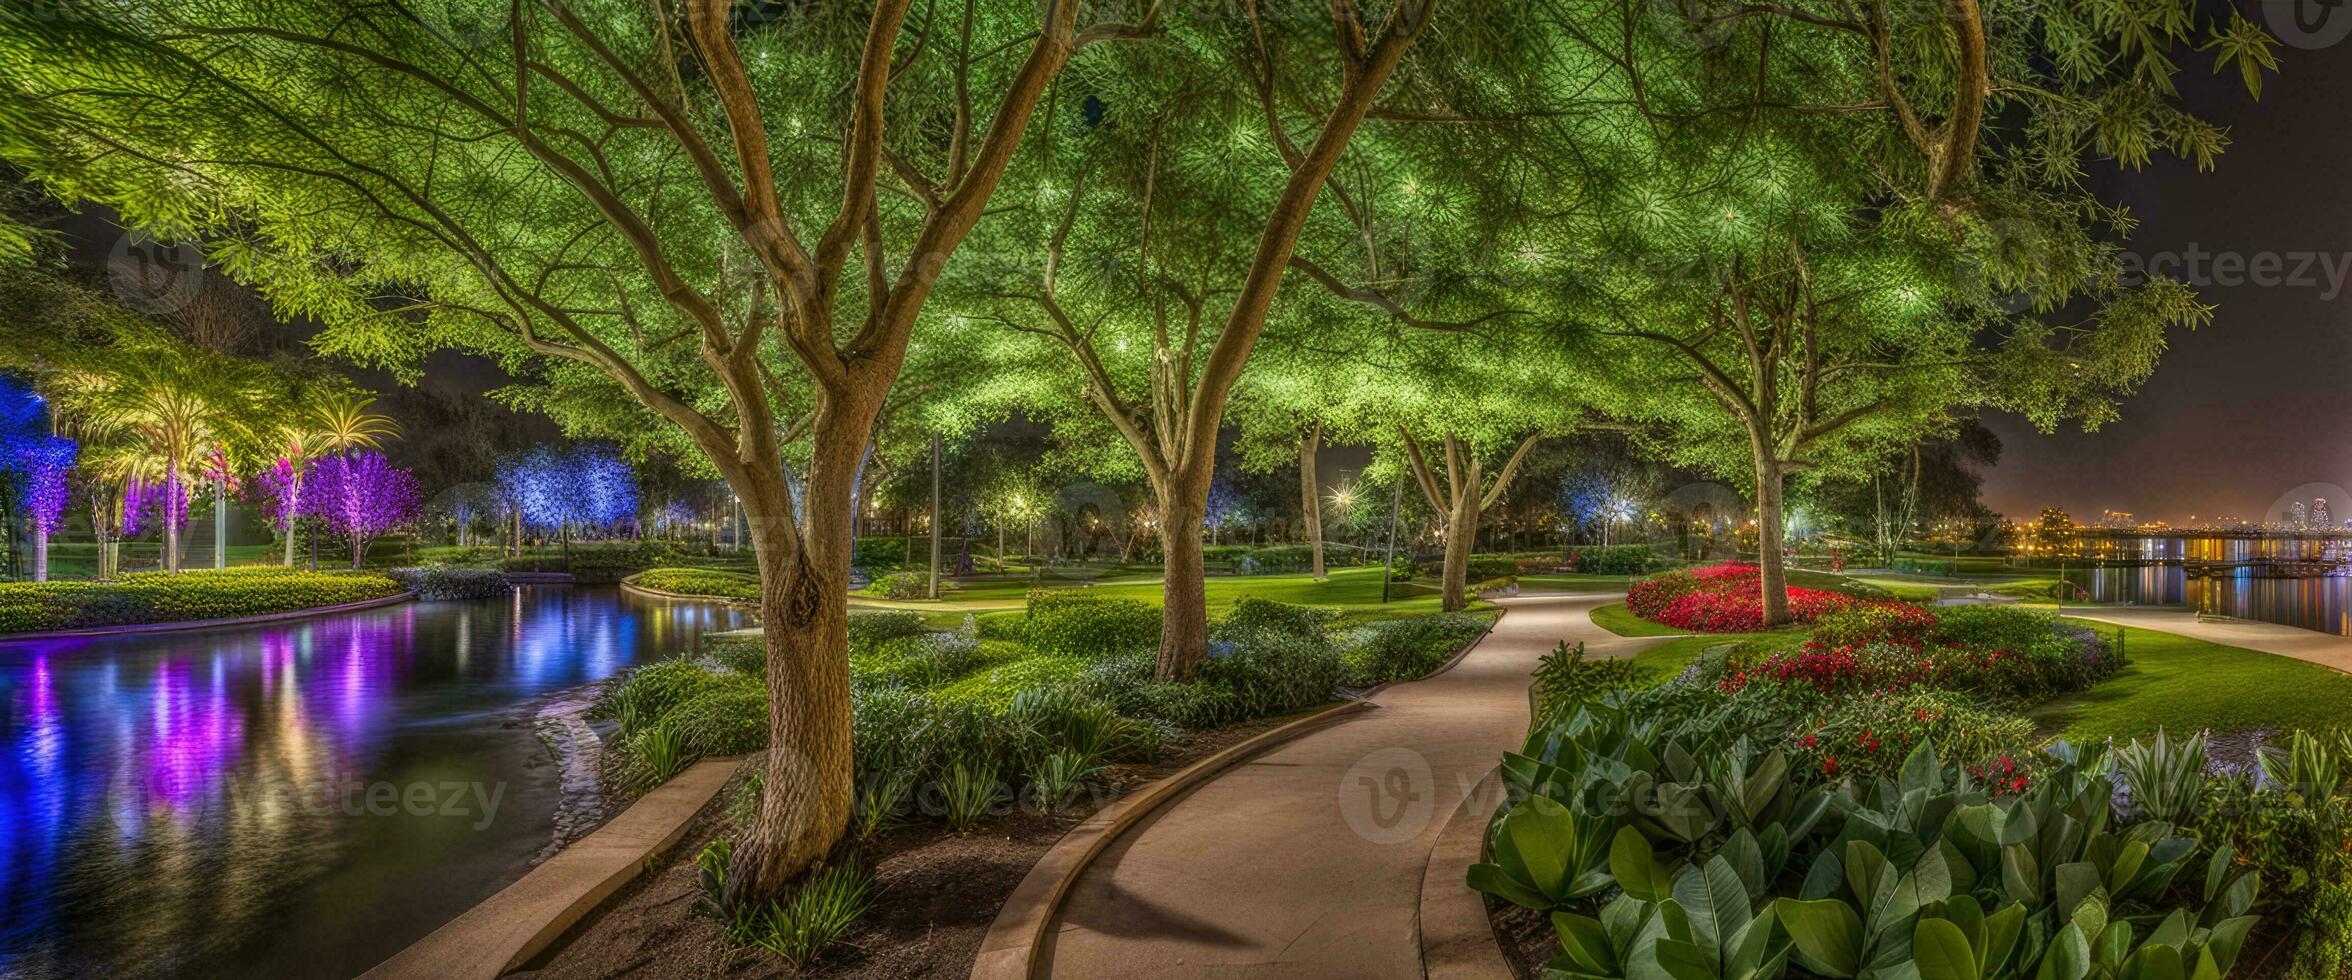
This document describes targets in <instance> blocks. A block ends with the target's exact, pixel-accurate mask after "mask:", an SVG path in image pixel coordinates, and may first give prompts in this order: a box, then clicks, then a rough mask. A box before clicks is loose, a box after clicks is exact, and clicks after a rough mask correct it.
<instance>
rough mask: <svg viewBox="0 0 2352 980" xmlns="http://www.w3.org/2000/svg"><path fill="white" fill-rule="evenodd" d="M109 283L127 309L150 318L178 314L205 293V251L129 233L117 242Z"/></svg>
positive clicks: (110, 261) (109, 263)
mask: <svg viewBox="0 0 2352 980" xmlns="http://www.w3.org/2000/svg"><path fill="white" fill-rule="evenodd" d="M106 280H107V283H108V284H109V285H111V286H112V287H113V288H114V294H115V295H116V296H118V297H120V298H121V299H122V301H123V305H124V306H128V307H130V308H131V309H134V310H137V311H139V312H141V313H145V314H148V315H150V316H158V315H162V314H166V313H177V312H179V311H181V310H184V309H187V308H188V306H189V304H192V303H194V302H196V297H197V296H198V295H199V294H200V293H202V292H203V290H204V252H203V251H202V250H200V249H198V248H197V247H196V246H194V245H191V244H187V243H179V244H165V243H163V242H160V241H157V240H155V239H154V238H151V237H149V236H147V235H145V234H142V233H139V232H135V231H134V232H128V233H125V234H124V235H123V236H122V237H120V238H117V239H115V240H114V250H113V252H112V254H110V255H108V256H107V259H106Z"/></svg>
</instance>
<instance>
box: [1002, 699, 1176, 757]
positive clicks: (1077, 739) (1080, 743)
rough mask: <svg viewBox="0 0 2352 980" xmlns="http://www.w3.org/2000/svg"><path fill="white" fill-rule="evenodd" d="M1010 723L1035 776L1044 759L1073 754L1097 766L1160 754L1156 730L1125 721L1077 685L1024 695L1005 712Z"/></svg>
mask: <svg viewBox="0 0 2352 980" xmlns="http://www.w3.org/2000/svg"><path fill="white" fill-rule="evenodd" d="M1005 722H1006V725H1007V727H1008V729H1009V731H1010V732H1011V734H1012V735H1013V737H1014V738H1015V739H1016V740H1017V741H1018V743H1019V748H1018V749H1017V750H1016V751H1017V752H1018V753H1019V755H1020V757H1021V759H1022V764H1023V766H1024V767H1026V768H1028V769H1029V770H1031V771H1032V772H1034V771H1035V770H1036V768H1037V767H1038V765H1039V764H1040V763H1041V762H1042V761H1043V760H1044V759H1046V758H1047V757H1049V756H1053V755H1059V754H1074V755H1075V756H1076V757H1077V759H1078V760H1079V761H1080V762H1082V763H1084V764H1086V765H1093V764H1094V763H1098V762H1113V761H1119V760H1125V759H1148V758H1151V757H1152V756H1154V755H1157V754H1158V753H1159V732H1158V730H1157V729H1155V728H1153V727H1152V726H1150V725H1147V724H1144V723H1142V722H1139V721H1136V720H1134V719H1130V718H1124V717H1121V716H1120V715H1119V712H1118V711H1117V709H1115V708H1113V707H1111V705H1110V704H1109V703H1107V702H1104V701H1102V700H1099V699H1096V698H1093V697H1090V696H1087V695H1085V694H1082V693H1080V692H1079V691H1078V689H1076V688H1075V687H1070V686H1062V687H1039V688H1031V689H1029V690H1026V691H1022V692H1021V693H1020V694H1018V695H1015V696H1014V697H1013V700H1012V703H1011V704H1010V705H1009V706H1008V707H1007V708H1006V709H1005Z"/></svg>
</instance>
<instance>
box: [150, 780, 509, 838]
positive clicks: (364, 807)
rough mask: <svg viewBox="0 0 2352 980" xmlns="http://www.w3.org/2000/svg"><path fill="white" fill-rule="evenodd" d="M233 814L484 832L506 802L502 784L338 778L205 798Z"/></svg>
mask: <svg viewBox="0 0 2352 980" xmlns="http://www.w3.org/2000/svg"><path fill="white" fill-rule="evenodd" d="M145 789H146V790H147V792H148V794H149V795H151V796H161V797H165V798H175V797H177V795H178V794H175V793H173V792H171V787H170V786H168V785H154V784H150V785H148V786H147V787H145ZM211 798H212V799H214V800H217V801H218V802H219V803H221V804H224V805H226V806H227V807H229V808H230V809H231V810H233V811H240V812H245V811H253V810H263V811H292V812H294V813H297V814H301V815H304V816H317V817H336V816H342V817H398V816H409V817H431V818H441V819H452V820H467V821H469V822H470V825H471V826H472V828H473V829H475V830H487V829H489V827H490V824H491V822H492V821H494V820H496V819H497V818H498V807H499V804H500V803H502V802H503V801H504V800H505V799H506V783H505V782H503V781H502V782H495V783H482V782H469V781H465V780H429V779H418V780H409V781H405V782H394V781H391V780H383V779H376V780H369V779H362V778H359V777H357V776H338V777H334V778H329V779H322V780H317V781H313V782H306V783H303V784H301V785H287V784H284V783H276V784H270V785H253V784H251V783H248V782H244V781H235V782H231V783H230V784H229V785H228V786H226V787H225V788H223V789H222V790H221V791H220V792H219V794H218V795H217V796H214V797H211Z"/></svg>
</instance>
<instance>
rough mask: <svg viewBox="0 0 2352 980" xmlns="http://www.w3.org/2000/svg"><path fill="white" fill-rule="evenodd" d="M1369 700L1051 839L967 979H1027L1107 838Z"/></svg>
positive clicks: (1154, 788) (1229, 755)
mask: <svg viewBox="0 0 2352 980" xmlns="http://www.w3.org/2000/svg"><path fill="white" fill-rule="evenodd" d="M1376 707H1378V706H1377V705H1375V704H1373V703H1372V702H1370V701H1366V700H1354V701H1347V702H1343V703H1341V704H1336V705H1333V706H1331V707H1329V708H1325V709H1323V710H1321V711H1318V712H1315V713H1314V714H1311V715H1308V716H1306V717H1304V718H1300V719H1298V720H1297V721H1293V722H1290V723H1288V724H1285V725H1283V726H1281V727H1279V728H1274V729H1270V730H1268V731H1264V732H1260V733H1258V734H1257V735H1253V736H1251V737H1250V738H1248V739H1246V740H1243V741H1241V742H1239V743H1237V744H1235V745H1232V746H1229V747H1227V748H1226V749H1224V750H1223V751H1220V752H1218V753H1216V754H1214V755H1211V756H1209V757H1208V758H1205V759H1202V760H1200V761H1199V762H1195V763H1193V764H1192V765H1189V766H1186V767H1184V768H1183V769H1181V770H1178V771H1177V772H1175V773H1173V774H1171V775H1169V776H1167V777H1165V778H1162V779H1160V780H1157V781H1155V782H1152V783H1150V784H1148V785H1146V786H1145V787H1144V788H1143V789H1142V790H1139V791H1137V792H1136V793H1134V794H1132V795H1129V796H1126V797H1123V798H1121V799H1119V800H1118V801H1116V802H1114V803H1112V804H1111V805H1109V806H1106V807H1104V808H1102V809H1100V810H1097V811H1095V813H1094V815H1093V816H1091V817H1088V818H1086V820H1085V821H1083V822H1081V823H1079V824H1078V826H1076V827H1072V828H1070V832H1069V833H1067V834H1063V835H1062V839H1061V840H1058V841H1055V842H1054V845H1053V847H1051V848H1049V849H1047V851H1046V852H1045V855H1044V856H1043V857H1040V858H1038V859H1037V863H1036V864H1035V865H1033V866H1031V867H1030V868H1029V873H1028V874H1027V875H1025V876H1023V877H1022V878H1021V883H1020V884H1019V885H1016V886H1014V887H1013V893H1012V894H1011V895H1009V896H1006V898H1005V903H1004V905H1003V907H1001V908H999V909H997V912H996V921H995V922H994V923H993V924H991V925H990V926H989V927H988V935H987V936H986V937H984V938H982V939H981V941H980V955H979V957H978V958H976V959H974V960H973V961H972V980H1029V978H1030V977H1032V976H1034V975H1035V973H1034V971H1035V967H1036V965H1037V954H1038V952H1039V951H1040V950H1043V949H1045V948H1046V931H1047V930H1048V929H1051V928H1052V926H1053V921H1054V917H1055V916H1056V915H1058V914H1059V913H1060V912H1061V907H1062V901H1063V900H1064V899H1065V898H1067V897H1069V893H1070V886H1071V885H1073V884H1075V883H1076V882H1077V881H1078V876H1079V875H1080V874H1082V873H1084V872H1085V871H1086V868H1087V866H1088V865H1091V864H1093V863H1094V859H1095V858H1097V857H1100V856H1101V855H1102V852H1103V850H1104V849H1106V848H1108V847H1110V845H1111V842H1113V841H1116V840H1118V839H1119V838H1120V837H1121V836H1122V835H1124V834H1125V833H1126V832H1127V831H1128V830H1129V829H1131V828H1133V827H1134V826H1135V825H1136V824H1137V823H1138V822H1140V821H1142V820H1143V818H1145V817H1148V816H1150V815H1151V814H1152V811H1154V810H1157V809H1159V808H1160V807H1161V806H1162V805H1163V804H1166V803H1169V802H1171V801H1173V800H1175V799H1176V798H1177V797H1180V796H1183V795H1184V794H1185V793H1187V792H1190V791H1191V790H1192V789H1193V788H1195V787H1197V786H1199V785H1201V784H1202V783H1205V782H1208V781H1209V780H1210V779H1212V778H1214V777H1216V776H1217V774H1219V773H1222V772H1224V771H1225V770H1227V769H1230V768H1233V767H1234V766H1236V765H1239V764H1241V763H1242V762H1243V761H1246V760H1247V759H1249V758H1250V757H1252V756H1255V755H1258V754H1260V753H1263V752H1265V751H1267V750H1269V749H1273V748H1275V747H1277V746H1279V745H1281V744H1282V743H1284V742H1288V741H1290V740H1292V739H1295V738H1298V737H1299V736H1302V735H1305V734H1307V733H1309V732H1311V731H1315V730H1318V729H1321V728H1324V727H1327V726H1329V725H1332V724H1336V723H1338V722H1340V721H1344V720H1346V719H1348V718H1351V717H1353V716H1355V715H1358V714H1361V713H1364V712H1368V711H1371V710H1373V709H1374V708H1376Z"/></svg>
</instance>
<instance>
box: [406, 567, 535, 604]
mask: <svg viewBox="0 0 2352 980" xmlns="http://www.w3.org/2000/svg"><path fill="white" fill-rule="evenodd" d="M384 574H385V576H386V577H388V578H390V579H392V580H393V581H395V582H398V583H400V584H401V585H402V586H404V587H406V588H407V589H408V590H409V591H411V592H414V593H416V594H417V598H419V599H425V600H430V601H447V600H456V599H496V598H498V597H500V596H503V595H506V594H507V593H509V592H513V591H514V583H512V582H509V581H507V580H506V573H505V572H502V571H499V570H497V569H495V568H461V567H458V566H454V565H439V564H435V565H421V566H418V567H415V568H395V569H391V570H389V571H387V572H385V573H384Z"/></svg>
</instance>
